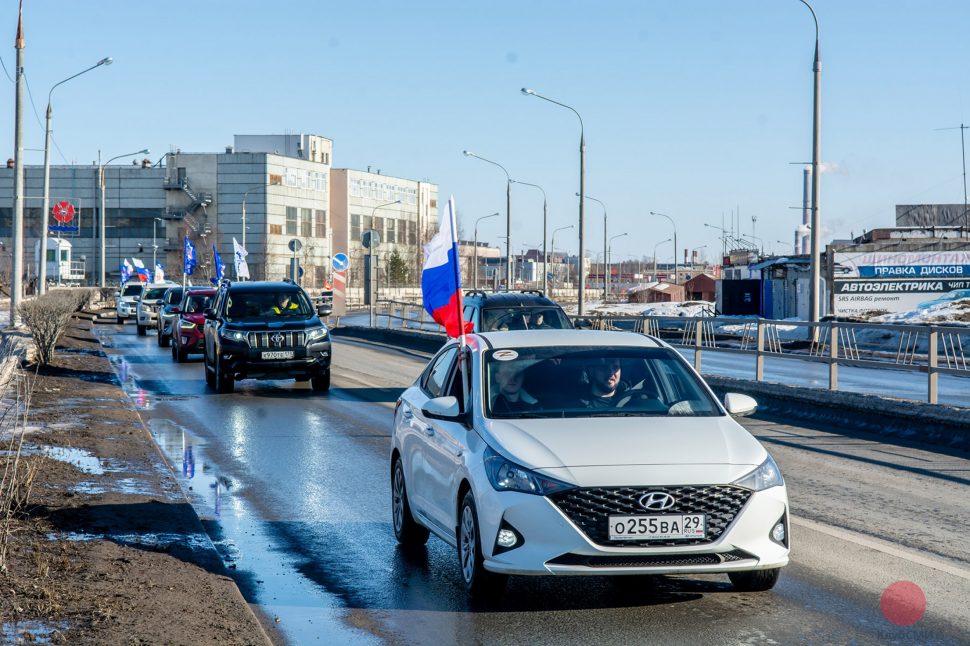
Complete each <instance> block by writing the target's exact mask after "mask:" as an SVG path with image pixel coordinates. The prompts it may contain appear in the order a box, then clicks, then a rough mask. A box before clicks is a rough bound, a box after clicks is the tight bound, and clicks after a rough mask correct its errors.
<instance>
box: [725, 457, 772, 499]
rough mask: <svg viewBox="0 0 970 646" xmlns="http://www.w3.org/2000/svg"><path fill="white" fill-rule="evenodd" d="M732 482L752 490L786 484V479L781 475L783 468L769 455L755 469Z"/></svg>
mask: <svg viewBox="0 0 970 646" xmlns="http://www.w3.org/2000/svg"><path fill="white" fill-rule="evenodd" d="M732 484H735V485H737V486H739V487H744V488H745V489H751V490H752V491H762V490H764V489H770V488H772V487H780V486H782V485H784V484H785V479H784V478H782V477H781V469H779V468H778V465H777V464H775V461H774V460H772V459H771V456H770V455H769V456H768V457H767V458H765V461H764V462H762V463H761V466H759V467H758V468H757V469H755V470H754V471H751V472H750V473H748V474H747V475H745V476H743V477H741V478H739V479H737V480H735V481H734V482H733V483H732Z"/></svg>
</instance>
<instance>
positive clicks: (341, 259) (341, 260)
mask: <svg viewBox="0 0 970 646" xmlns="http://www.w3.org/2000/svg"><path fill="white" fill-rule="evenodd" d="M330 265H331V266H332V267H333V270H334V271H345V270H346V269H347V267H349V266H350V258H348V257H347V254H345V253H335V254H334V255H333V258H332V259H331V260H330Z"/></svg>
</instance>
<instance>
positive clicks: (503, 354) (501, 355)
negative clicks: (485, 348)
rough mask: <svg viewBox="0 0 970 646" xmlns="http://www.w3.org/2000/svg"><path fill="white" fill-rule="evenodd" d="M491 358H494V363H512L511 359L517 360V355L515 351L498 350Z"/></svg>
mask: <svg viewBox="0 0 970 646" xmlns="http://www.w3.org/2000/svg"><path fill="white" fill-rule="evenodd" d="M492 357H494V358H495V360H496V361H512V360H513V359H518V358H519V353H518V352H516V351H515V350H498V351H497V352H494V353H492Z"/></svg>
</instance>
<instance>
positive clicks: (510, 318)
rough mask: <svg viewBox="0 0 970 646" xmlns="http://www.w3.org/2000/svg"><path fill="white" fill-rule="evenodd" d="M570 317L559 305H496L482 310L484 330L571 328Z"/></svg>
mask: <svg viewBox="0 0 970 646" xmlns="http://www.w3.org/2000/svg"><path fill="white" fill-rule="evenodd" d="M572 327H573V326H572V325H571V324H570V323H569V319H567V318H566V316H565V315H564V314H563V313H562V310H560V309H559V308H558V307H496V308H489V309H483V310H482V331H483V332H498V331H504V330H549V329H554V330H569V329H572Z"/></svg>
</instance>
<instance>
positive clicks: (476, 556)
mask: <svg viewBox="0 0 970 646" xmlns="http://www.w3.org/2000/svg"><path fill="white" fill-rule="evenodd" d="M481 543H482V542H481V534H480V532H479V529H478V510H477V508H476V507H475V496H474V495H472V492H471V491H469V492H468V493H466V494H465V497H464V498H463V499H462V501H461V509H460V511H459V513H458V566H459V568H461V578H462V581H463V582H464V584H465V591H466V592H467V593H468V596H469V597H471V598H473V599H484V600H488V599H492V598H494V597H497V596H498V595H499V594H501V592H502V590H504V589H505V584H506V582H507V581H508V576H506V575H504V574H496V573H495V572H489V571H488V570H486V569H485V565H484V564H485V558H484V557H483V556H482V544H481Z"/></svg>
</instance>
